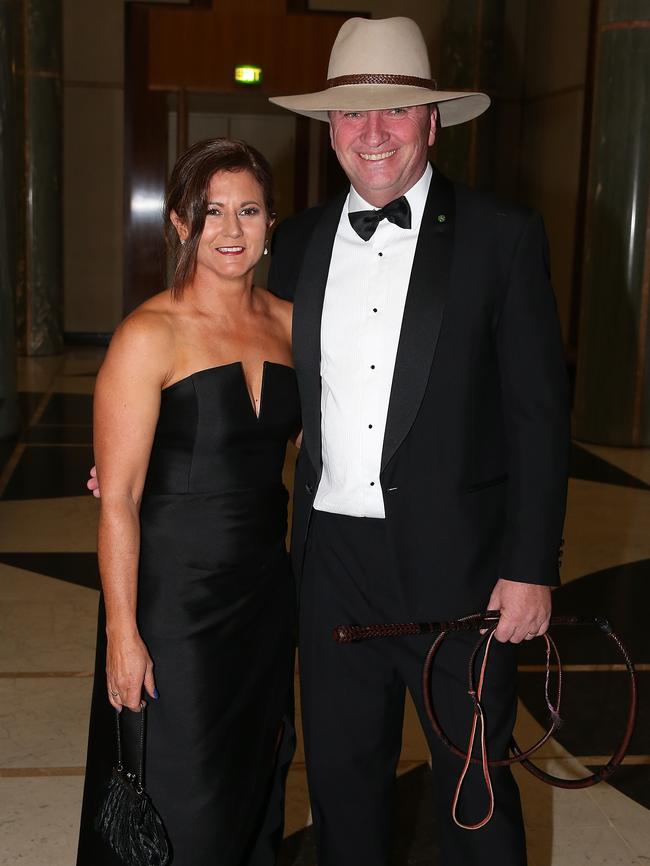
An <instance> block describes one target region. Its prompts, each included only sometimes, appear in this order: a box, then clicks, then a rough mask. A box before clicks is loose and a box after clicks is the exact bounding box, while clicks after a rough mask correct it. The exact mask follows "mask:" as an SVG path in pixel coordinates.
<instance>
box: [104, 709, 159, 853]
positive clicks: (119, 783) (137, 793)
mask: <svg viewBox="0 0 650 866" xmlns="http://www.w3.org/2000/svg"><path fill="white" fill-rule="evenodd" d="M146 708H147V705H146V704H145V703H144V701H143V703H142V706H141V708H140V742H139V757H138V771H137V773H128V772H127V771H126V770H125V769H124V765H123V763H122V738H121V736H120V713H118V712H117V710H116V711H115V717H116V719H115V720H116V728H117V766H116V767H115V768H114V769H113V773H112V775H111V779H110V781H109V783H108V789H107V791H106V796H105V797H104V801H103V803H102V805H101V808H100V810H99V814H98V815H97V820H96V822H95V827H96V828H97V830H98V831H99V833H100V834H101V835H102V837H103V838H104V840H105V841H106V842H107V844H108V845H109V846H110V847H111V849H112V850H113V852H114V853H115V854H116V855H117V856H118V857H119V858H120V859H121V860H122V862H123V863H125V864H127V866H165V864H167V863H168V862H169V858H170V854H171V851H170V847H169V841H168V839H167V834H166V832H165V828H164V826H163V822H162V820H161V818H160V815H159V814H158V812H156V810H155V808H154V805H153V803H152V802H151V800H150V798H149V797H148V795H147V793H146V791H145V790H144V782H143V770H144V736H145V712H146Z"/></svg>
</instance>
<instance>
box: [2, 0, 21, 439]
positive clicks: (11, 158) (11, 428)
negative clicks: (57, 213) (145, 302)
mask: <svg viewBox="0 0 650 866" xmlns="http://www.w3.org/2000/svg"><path fill="white" fill-rule="evenodd" d="M17 11H18V4H17V2H16V0H0V439H2V438H5V437H7V436H10V435H11V434H13V433H14V432H15V431H16V428H17V407H16V341H15V336H14V286H15V284H16V268H15V265H16V254H15V251H16V244H17V240H16V231H15V220H14V219H12V215H13V214H15V213H16V210H17V205H18V184H17V175H16V134H15V133H16V129H15V122H14V120H15V113H16V107H15V98H16V95H15V83H14V78H13V76H12V66H13V65H14V64H15V43H16V40H15V32H16V27H17V14H16V13H17Z"/></svg>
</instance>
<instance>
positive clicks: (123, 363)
mask: <svg viewBox="0 0 650 866" xmlns="http://www.w3.org/2000/svg"><path fill="white" fill-rule="evenodd" d="M165 295H168V293H165V292H161V293H160V294H159V295H154V296H153V297H152V298H149V299H148V300H147V301H145V302H144V303H143V304H141V305H140V306H139V307H137V308H136V309H135V310H133V312H132V313H130V314H129V315H128V316H127V317H126V318H125V319H124V320H123V321H122V322H121V323H120V324H119V325H118V327H117V328H116V329H115V333H114V334H113V338H112V339H111V344H110V346H109V349H108V353H107V355H106V359H105V361H104V364H103V367H104V371H103V372H104V374H106V372H107V369H106V368H108V369H110V370H112V371H114V372H116V373H117V372H118V371H119V370H120V369H122V370H124V371H126V370H128V368H129V367H131V366H133V367H135V366H137V368H138V369H139V370H140V371H141V374H142V375H144V376H146V374H147V373H150V374H151V375H152V376H153V377H154V378H155V379H156V380H157V379H159V378H160V381H161V382H164V381H165V379H166V378H167V375H168V371H169V370H170V369H171V368H172V366H173V360H174V347H175V331H174V325H173V313H172V309H171V305H170V302H169V300H168V298H166V297H165Z"/></svg>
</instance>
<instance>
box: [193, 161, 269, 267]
mask: <svg viewBox="0 0 650 866" xmlns="http://www.w3.org/2000/svg"><path fill="white" fill-rule="evenodd" d="M271 223H272V220H269V218H268V215H267V213H266V208H265V206H264V193H263V190H262V187H261V186H260V184H259V183H258V182H257V181H256V180H255V178H254V177H253V175H252V174H251V173H250V172H249V171H245V170H242V171H218V172H215V174H213V175H212V177H211V178H210V184H209V187H208V207H207V213H206V217H205V226H204V228H203V233H202V235H201V239H200V241H199V246H198V250H197V257H196V270H197V276H198V275H199V273H200V272H201V271H204V273H205V272H207V273H213V274H215V275H217V276H219V277H221V278H222V279H238V278H240V277H242V276H244V275H245V274H247V273H249V272H250V271H252V270H253V268H254V267H255V265H256V264H257V262H258V261H259V260H260V258H261V256H262V254H263V252H264V242H265V239H266V232H267V229H268V228H269V226H270V225H271Z"/></svg>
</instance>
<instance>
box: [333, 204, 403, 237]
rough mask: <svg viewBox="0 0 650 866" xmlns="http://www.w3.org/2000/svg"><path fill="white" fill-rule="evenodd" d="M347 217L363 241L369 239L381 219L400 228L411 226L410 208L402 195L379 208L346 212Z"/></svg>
mask: <svg viewBox="0 0 650 866" xmlns="http://www.w3.org/2000/svg"><path fill="white" fill-rule="evenodd" d="M348 217H349V218H350V225H351V226H352V228H353V229H354V230H355V232H356V233H357V234H358V235H359V237H360V238H362V239H363V240H364V241H369V240H370V238H371V237H372V236H373V235H374V233H375V231H376V229H377V226H378V225H379V223H380V222H381V221H382V220H388V222H391V223H395V225H396V226H399V227H400V228H402V229H410V228H411V208H410V207H409V203H408V202H407V200H406V198H405V197H404V196H403V195H401V196H400V197H399V198H396V199H394V200H393V201H389V202H388V204H387V205H385V206H384V207H382V208H379V210H358V211H354V212H353V213H350V214H348Z"/></svg>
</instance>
